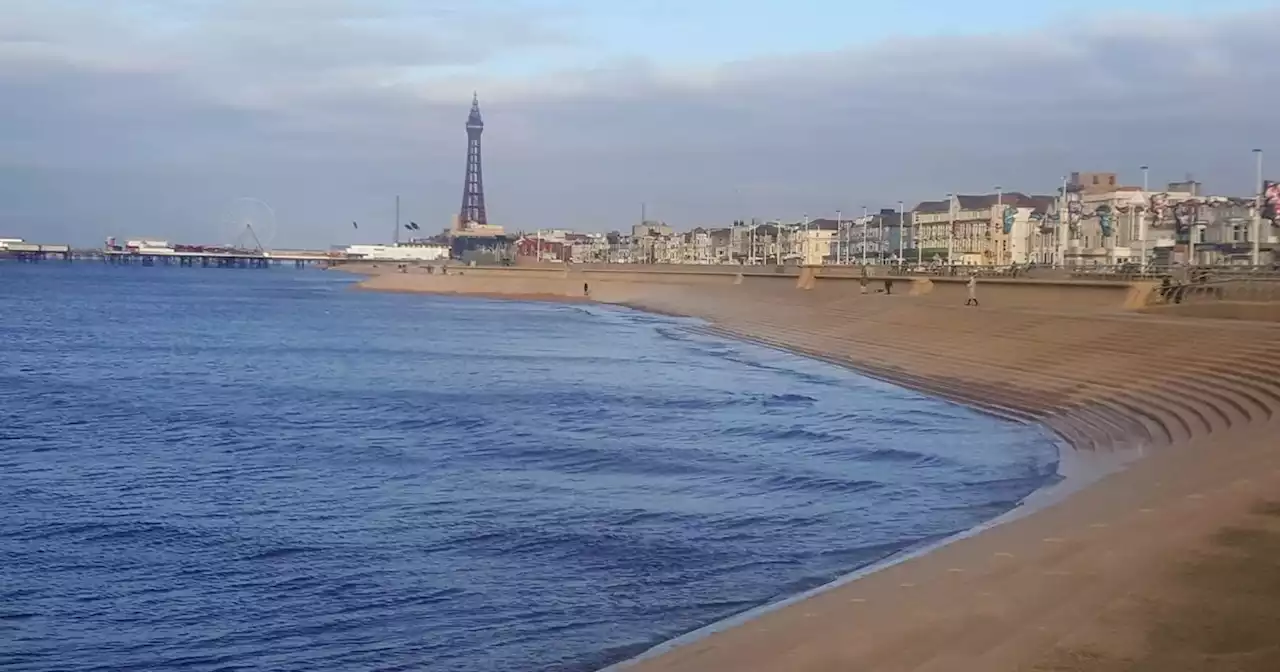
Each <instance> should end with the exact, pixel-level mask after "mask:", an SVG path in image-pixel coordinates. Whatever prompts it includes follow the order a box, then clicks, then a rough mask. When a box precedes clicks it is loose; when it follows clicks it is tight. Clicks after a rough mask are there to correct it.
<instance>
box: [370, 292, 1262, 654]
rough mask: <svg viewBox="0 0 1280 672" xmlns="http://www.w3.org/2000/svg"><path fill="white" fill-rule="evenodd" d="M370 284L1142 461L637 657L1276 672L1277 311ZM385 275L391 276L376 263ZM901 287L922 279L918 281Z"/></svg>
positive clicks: (1079, 300) (1099, 459)
mask: <svg viewBox="0 0 1280 672" xmlns="http://www.w3.org/2000/svg"><path fill="white" fill-rule="evenodd" d="M466 277H468V278H471V279H470V280H461V279H456V280H451V281H450V282H449V283H448V284H447V286H446V285H444V284H442V283H439V282H437V281H433V280H431V278H432V276H425V275H423V276H414V275H409V274H405V275H401V276H400V277H399V278H398V279H396V280H389V279H386V276H377V277H374V278H370V279H369V281H366V283H365V284H367V285H370V288H373V289H394V290H397V291H423V292H434V291H441V290H444V289H448V290H449V292H450V293H459V292H460V293H470V292H471V291H474V292H475V293H477V294H479V295H485V294H494V293H498V294H503V295H506V296H511V297H513V298H524V296H523V295H536V296H544V297H546V296H551V297H557V296H559V297H563V298H568V297H569V296H570V295H571V294H572V293H573V292H574V288H575V287H576V288H577V291H578V293H580V292H581V286H582V283H583V282H584V281H587V282H590V286H591V290H592V298H593V299H595V300H599V301H602V302H608V303H619V304H626V305H631V306H634V307H637V308H641V309H646V310H653V311H656V312H665V313H671V314H679V315H687V316H694V317H699V318H703V319H705V320H707V323H708V326H707V327H706V329H707V330H709V331H713V332H715V333H719V334H722V335H725V336H730V337H735V338H743V339H747V340H753V341H756V342H760V343H764V344H767V345H771V346H773V347H779V348H785V349H788V350H791V351H794V352H797V353H800V354H805V355H809V356H812V357H817V358H821V359H824V360H826V361H830V362H833V363H837V364H840V365H843V366H848V367H851V368H853V369H857V370H859V371H862V372H864V373H867V374H868V375H872V376H876V377H879V378H883V379H887V380H891V381H894V382H897V383H899V384H902V385H904V386H907V387H912V388H915V389H919V390H923V391H928V392H930V393H933V394H937V395H939V396H943V397H946V398H949V399H952V400H955V401H957V402H960V403H965V404H968V405H971V406H973V407H975V408H979V409H983V410H986V411H988V412H992V413H995V414H998V415H1001V416H1003V417H1007V418H1010V419H1015V420H1018V421H1023V422H1036V423H1041V424H1043V425H1044V426H1046V427H1048V428H1050V429H1052V430H1053V431H1054V432H1056V433H1057V434H1058V435H1059V436H1060V437H1061V438H1062V439H1063V441H1064V444H1065V445H1067V446H1069V448H1068V449H1067V450H1070V451H1072V453H1071V454H1070V456H1071V457H1073V458H1074V459H1076V460H1077V461H1078V462H1079V463H1080V464H1083V465H1085V468H1086V469H1088V468H1089V464H1091V463H1097V464H1106V463H1111V462H1115V461H1116V460H1117V459H1118V458H1122V457H1124V456H1125V455H1127V454H1129V453H1138V454H1140V455H1141V459H1139V460H1137V461H1136V462H1134V463H1133V464H1131V465H1130V466H1129V467H1127V468H1125V469H1123V470H1121V471H1119V472H1117V473H1113V474H1111V475H1109V476H1105V477H1103V478H1101V479H1099V480H1097V481H1095V482H1093V483H1091V484H1088V485H1086V486H1084V487H1082V488H1080V489H1079V490H1078V491H1076V492H1073V493H1071V494H1070V495H1069V496H1066V497H1064V498H1062V499H1061V501H1057V502H1052V503H1048V504H1045V505H1044V506H1042V507H1041V508H1038V509H1036V510H1034V511H1030V512H1028V513H1027V514H1026V515H1023V516H1020V517H1014V518H1013V519H1012V520H1010V521H1008V522H1005V523H1003V524H1000V525H996V526H992V527H989V528H986V529H983V530H981V531H980V532H978V533H976V534H973V535H971V536H968V537H965V538H963V539H959V540H956V541H954V542H952V543H950V544H947V545H945V546H943V547H941V548H938V549H936V550H932V551H931V552H929V553H925V554H922V555H918V556H915V557H910V558H908V559H905V560H903V561H901V562H899V563H897V564H894V565H892V566H889V567H887V568H884V569H881V570H880V571H876V572H874V573H871V574H868V575H866V576H861V577H859V578H857V579H855V580H852V581H849V582H847V583H844V584H843V585H839V586H838V587H834V588H832V589H830V590H826V591H823V592H820V593H818V594H816V595H813V596H811V597H808V598H806V599H802V600H799V601H797V602H795V603H794V604H789V605H787V606H784V607H781V608H778V609H776V610H772V611H769V612H767V613H764V614H762V615H760V616H758V617H756V618H752V619H750V620H748V621H746V622H745V623H741V624H738V625H735V626H733V627H729V628H726V629H723V630H720V631H717V632H714V633H712V634H708V635H706V636H703V637H699V638H697V639H694V640H693V641H690V642H688V643H684V644H682V645H680V646H676V647H674V648H663V649H661V650H659V651H656V652H654V653H653V654H652V655H648V656H645V657H644V658H643V659H641V660H639V661H636V662H634V663H633V664H628V665H626V666H625V668H626V669H634V670H643V671H645V672H663V671H683V670H689V671H692V670H734V671H738V670H762V671H763V670H812V671H820V670H821V671H827V670H831V671H835V670H891V671H892V670H904V671H905V670H915V671H920V672H924V671H930V672H932V671H935V670H936V671H943V672H945V671H953V670H975V671H983V672H987V671H991V672H996V671H1001V670H1011V671H1012V670H1041V671H1049V670H1061V671H1066V670H1107V671H1110V670H1117V671H1118V670H1274V669H1280V638H1276V637H1274V633H1275V632H1280V616H1277V614H1280V432H1278V431H1277V430H1280V422H1278V421H1277V417H1278V416H1277V410H1280V328H1278V327H1280V325H1278V324H1276V323H1274V322H1253V321H1245V320H1238V319H1237V320H1210V319H1201V318H1193V317H1182V316H1171V315H1164V314H1160V315H1152V314H1143V313H1140V312H1137V311H1135V310H1133V309H1134V308H1138V307H1141V303H1142V297H1143V296H1144V292H1145V291H1146V289H1144V288H1143V287H1135V286H1129V287H1126V286H1119V285H1117V286H1114V287H1113V286H1106V285H1103V284H1096V285H1092V286H1083V285H1082V286H1073V285H1072V284H1071V283H1034V284H1031V283H1019V282H1016V281H1010V282H1005V283H1001V282H994V281H993V282H986V281H984V282H982V283H980V285H979V289H978V296H979V299H980V300H981V301H982V304H983V305H982V306H981V307H978V308H972V307H965V306H963V301H964V298H963V296H964V291H963V286H962V285H960V284H952V283H949V282H947V281H936V282H933V281H929V282H927V284H926V283H919V282H917V283H914V284H909V285H908V287H909V291H898V290H897V289H895V292H894V294H893V295H892V296H889V295H885V294H883V293H875V294H869V295H861V294H860V293H859V292H858V288H857V285H856V281H853V280H840V279H835V278H828V279H824V278H820V277H819V278H817V279H816V280H815V279H814V278H808V279H806V278H804V277H799V278H797V277H780V276H775V275H768V274H759V275H747V276H745V277H736V278H735V277H733V276H723V275H722V276H718V277H710V276H706V275H703V274H691V275H689V276H688V277H687V278H685V281H681V279H680V278H679V277H677V276H674V275H671V274H670V273H664V274H663V275H662V277H661V278H660V279H658V278H655V279H653V280H652V281H647V277H648V276H646V275H645V274H644V273H643V272H640V271H637V270H628V271H626V272H625V273H618V274H613V275H609V274H604V273H596V274H592V273H590V272H583V273H577V274H571V273H563V274H554V273H552V274H503V273H500V272H494V273H492V274H489V273H487V272H485V271H478V272H475V273H473V274H472V275H468V276H466ZM379 278H382V279H379ZM904 284H905V281H904Z"/></svg>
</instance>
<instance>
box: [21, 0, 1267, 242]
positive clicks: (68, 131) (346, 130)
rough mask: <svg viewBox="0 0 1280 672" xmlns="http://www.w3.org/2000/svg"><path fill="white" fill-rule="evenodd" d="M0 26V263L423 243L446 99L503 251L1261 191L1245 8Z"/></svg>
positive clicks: (571, 6) (483, 8)
mask: <svg viewBox="0 0 1280 672" xmlns="http://www.w3.org/2000/svg"><path fill="white" fill-rule="evenodd" d="M0 16H2V17H3V21H0V100H4V101H6V104H5V105H3V106H0V236H7V235H16V236H18V237H24V238H29V239H37V240H47V241H55V242H56V241H69V242H76V243H81V244H83V243H93V242H96V241H101V240H102V238H105V237H106V236H116V237H139V236H151V237H157V238H165V239H175V240H191V241H193V242H228V241H222V240H219V239H218V235H219V234H218V231H219V230H220V229H222V228H224V227H222V226H220V224H219V219H218V218H219V217H220V216H221V213H222V212H223V211H224V210H225V208H226V205H227V204H228V203H229V202H234V200H235V199H236V198H238V197H244V196H249V197H255V198H260V199H262V200H264V201H266V202H268V203H270V204H271V205H272V206H273V207H274V209H275V210H276V212H277V213H278V215H279V217H280V224H279V233H280V240H279V241H278V242H280V243H281V244H287V245H309V246H320V247H324V246H327V245H328V244H331V243H342V242H354V241H352V240H350V239H349V238H350V237H351V236H352V235H353V231H352V229H351V226H350V223H351V222H352V221H353V220H358V221H361V222H362V224H363V222H365V221H370V222H375V221H376V222H384V223H385V222H387V221H391V220H392V219H393V217H394V206H393V203H394V197H395V195H397V194H399V195H401V196H402V205H403V210H404V217H405V218H406V219H411V220H414V221H417V222H419V223H420V224H422V225H423V227H424V228H425V229H428V230H436V229H439V228H443V227H444V226H446V225H447V224H448V222H449V218H450V216H451V215H452V214H453V213H454V212H455V211H456V209H457V208H458V204H459V202H460V194H461V180H462V168H463V166H462V161H463V158H464V152H465V133H464V131H463V124H464V122H465V119H466V115H467V108H468V106H469V104H470V99H471V92H472V90H475V89H478V90H479V93H480V100H481V106H482V108H483V110H484V115H485V121H486V130H485V150H484V151H485V186H486V201H487V204H488V206H489V210H490V213H489V214H490V218H491V220H492V221H494V222H496V223H499V224H503V225H505V226H508V227H511V228H514V229H534V228H552V227H562V226H563V227H573V228H580V229H585V230H609V229H615V228H626V227H628V226H630V225H631V224H632V223H634V220H635V218H636V216H637V213H638V212H639V204H640V203H641V202H644V203H646V204H648V212H649V214H650V215H651V216H655V217H659V218H662V219H665V220H667V221H669V222H670V223H672V224H673V225H675V226H678V227H693V226H714V225H717V224H722V223H724V222H728V221H732V220H734V219H742V218H749V217H753V216H755V217H762V218H775V217H784V218H790V217H795V218H798V217H800V216H801V215H802V214H806V213H807V214H809V215H812V216H829V215H833V214H834V212H835V210H836V209H843V210H844V212H855V211H859V210H860V208H861V206H863V205H867V206H869V207H871V208H872V209H875V208H877V207H893V206H895V205H896V202H897V201H898V200H903V201H906V202H908V203H915V202H918V201H921V200H929V199H936V198H938V197H940V196H941V195H942V194H944V193H946V192H949V191H960V192H963V193H978V192H982V191H987V190H990V189H991V188H992V186H993V185H996V184H1000V185H1002V186H1004V187H1005V189H1007V190H1018V191H1023V192H1026V193H1045V192H1050V191H1052V190H1053V189H1054V188H1055V186H1056V185H1057V184H1058V181H1059V180H1060V179H1061V176H1062V175H1064V174H1066V173H1069V172H1071V171H1075V170H1080V171H1116V172H1118V173H1120V176H1121V180H1122V182H1127V183H1130V184H1132V183H1133V182H1134V181H1135V180H1137V179H1139V177H1138V171H1137V166H1139V165H1142V164H1149V165H1151V166H1152V174H1151V176H1152V181H1153V183H1155V184H1159V183H1160V182H1161V181H1162V180H1174V179H1181V178H1182V177H1184V176H1185V175H1186V174H1187V173H1191V174H1193V175H1195V176H1196V177H1198V178H1201V179H1203V180H1204V182H1205V184H1206V189H1208V190H1209V191H1210V192H1213V193H1223V194H1241V193H1246V192H1247V191H1248V190H1249V189H1250V188H1251V187H1250V186H1249V185H1251V183H1252V175H1253V158H1252V156H1251V155H1250V152H1249V150H1250V149H1252V148H1253V147H1258V146H1261V147H1263V148H1264V149H1266V151H1267V152H1268V154H1267V156H1268V157H1269V158H1268V165H1275V166H1280V147H1272V146H1269V139H1270V138H1272V137H1274V128H1275V120H1274V110H1275V109H1280V40H1277V39H1275V36H1276V35H1277V34H1280V7H1277V6H1276V3H1275V2H1274V0H1272V1H1271V2H1260V1H1256V0H1218V1H1216V2H1211V3H1210V2H1202V1H1200V2H1197V1H1192V0H1165V1H1164V2H1153V1H1150V0H1111V1H1104V0H1073V1H1072V2H1012V1H1010V0H969V1H968V2H944V1H941V0H917V1H915V2H911V3H891V2H883V3H855V2H836V1H835V0H790V1H789V2H764V1H763V0H735V1H729V0H703V1H700V2H699V1H697V0H685V1H683V2H681V1H677V0H634V1H632V2H617V1H613V2H609V1H604V0H597V1H595V2H591V1H590V0H0ZM922 36H939V37H941V38H944V39H914V38H920V37H922ZM950 37H964V38H965V39H964V40H963V41H962V42H959V43H956V42H952V41H950V40H948V39H945V38H950ZM904 38H909V39H904ZM1267 172H1268V173H1269V174H1272V175H1274V174H1275V171H1274V170H1268V171H1267ZM385 228H386V229H387V230H390V228H391V227H385ZM361 229H362V230H364V227H363V226H362V227H361ZM371 230H382V229H381V228H378V227H375V228H374V229H371ZM366 242H368V241H366Z"/></svg>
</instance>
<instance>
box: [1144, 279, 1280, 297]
mask: <svg viewBox="0 0 1280 672" xmlns="http://www.w3.org/2000/svg"><path fill="white" fill-rule="evenodd" d="M1156 301H1157V302H1158V303H1210V302H1217V301H1233V302H1250V303H1269V302H1275V301H1280V277H1275V276H1257V277H1227V278H1218V279H1208V278H1204V279H1200V280H1198V281H1193V282H1172V281H1170V282H1169V283H1168V284H1162V285H1161V286H1160V288H1159V289H1158V290H1157V291H1156Z"/></svg>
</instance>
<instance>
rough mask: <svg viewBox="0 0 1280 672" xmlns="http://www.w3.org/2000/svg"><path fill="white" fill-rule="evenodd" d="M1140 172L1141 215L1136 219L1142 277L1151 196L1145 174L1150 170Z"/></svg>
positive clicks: (1144, 167) (1144, 265) (1141, 168)
mask: <svg viewBox="0 0 1280 672" xmlns="http://www.w3.org/2000/svg"><path fill="white" fill-rule="evenodd" d="M1139 170H1141V171H1142V214H1141V215H1139V219H1138V249H1139V250H1140V251H1141V253H1142V257H1141V260H1140V262H1139V265H1138V268H1139V269H1140V270H1141V271H1142V273H1143V275H1145V274H1146V272H1147V210H1148V209H1149V208H1150V205H1151V194H1148V193H1147V188H1148V187H1147V173H1148V171H1150V170H1151V169H1150V168H1149V167H1148V166H1139Z"/></svg>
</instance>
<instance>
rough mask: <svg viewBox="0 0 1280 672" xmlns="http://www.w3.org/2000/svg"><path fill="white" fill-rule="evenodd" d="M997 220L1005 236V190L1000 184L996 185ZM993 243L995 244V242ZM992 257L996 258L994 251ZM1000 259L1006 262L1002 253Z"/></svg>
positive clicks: (993, 237) (1006, 242) (992, 238)
mask: <svg viewBox="0 0 1280 672" xmlns="http://www.w3.org/2000/svg"><path fill="white" fill-rule="evenodd" d="M996 221H997V222H998V223H999V224H998V226H999V227H1000V234H1001V236H1003V235H1004V192H1003V191H1002V188H1001V186H1000V185H998V184H997V185H996ZM1001 239H1002V240H1003V238H1001ZM991 240H992V241H994V240H995V236H992V237H991ZM992 244H993V245H994V242H993V243H992ZM1008 244H1009V243H1008V241H1005V245H1006V246H1007V245H1008ZM991 258H992V259H995V258H996V255H995V253H994V252H993V253H992V254H991ZM1000 261H1001V262H1002V263H1003V262H1004V256H1003V255H1001V257H1000Z"/></svg>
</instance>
